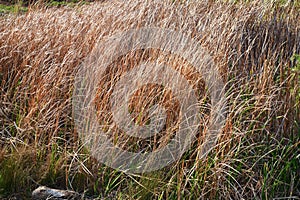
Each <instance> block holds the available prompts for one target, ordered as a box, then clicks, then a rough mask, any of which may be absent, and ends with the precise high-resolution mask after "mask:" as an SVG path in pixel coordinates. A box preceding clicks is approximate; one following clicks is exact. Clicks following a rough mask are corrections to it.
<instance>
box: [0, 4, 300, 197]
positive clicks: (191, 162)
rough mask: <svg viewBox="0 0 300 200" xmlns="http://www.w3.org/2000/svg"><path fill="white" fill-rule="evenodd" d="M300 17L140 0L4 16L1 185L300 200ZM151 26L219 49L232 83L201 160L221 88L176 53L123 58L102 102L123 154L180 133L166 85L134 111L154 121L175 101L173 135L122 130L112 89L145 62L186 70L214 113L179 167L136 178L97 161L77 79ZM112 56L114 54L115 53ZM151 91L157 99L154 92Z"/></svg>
mask: <svg viewBox="0 0 300 200" xmlns="http://www.w3.org/2000/svg"><path fill="white" fill-rule="evenodd" d="M298 11H299V10H298V9H297V7H296V6H295V5H292V4H288V5H286V6H285V7H284V6H280V5H278V4H272V5H271V4H262V3H258V2H253V3H247V4H246V3H237V4H229V3H224V2H190V3H178V2H175V3H174V2H167V1H165V2H164V1H163V2H156V1H155V2H147V1H133V0H129V1H124V2H123V1H122V2H118V1H113V2H105V3H101V4H100V3H99V4H97V3H95V4H92V5H86V6H82V7H78V8H72V9H69V8H62V9H38V10H33V11H30V12H28V13H26V14H24V15H20V16H10V17H5V18H1V19H0V85H1V90H0V99H1V100H0V128H1V132H0V133H1V141H0V142H1V143H0V145H1V149H0V166H1V168H0V186H3V185H6V190H7V191H9V190H10V191H12V192H17V191H19V190H22V189H23V188H24V187H28V184H29V185H31V186H30V187H33V186H34V185H35V183H36V182H39V183H46V184H48V185H49V184H50V185H51V184H52V185H57V184H60V185H61V187H74V188H76V189H77V190H84V189H87V188H89V189H90V188H93V187H92V186H91V185H94V190H95V191H94V192H108V191H110V190H118V191H119V193H120V194H123V195H132V194H134V195H136V196H133V198H138V197H140V198H143V197H144V198H146V197H149V196H151V197H152V198H159V197H162V198H174V199H175V198H180V197H182V198H191V199H193V198H224V199H228V198H234V199H241V198H247V199H249V198H266V199H267V198H271V197H275V196H286V197H287V196H296V195H298V193H299V191H297V187H298V188H299V183H298V182H296V181H295V180H297V178H299V177H300V174H299V171H297V162H298V164H299V156H298V157H297V152H298V154H299V150H298V149H299V147H298V146H299V143H297V142H298V140H299V121H300V112H299V78H298V76H299V67H298V68H296V67H295V66H296V61H295V60H293V61H292V60H291V57H292V56H293V55H295V54H299V53H300V45H299V44H300V31H299V29H300V17H299V13H298ZM141 27H157V28H164V29H174V30H177V31H180V32H184V33H185V34H188V35H189V36H190V37H193V38H194V39H195V40H197V41H198V42H199V43H200V44H201V46H202V47H203V48H205V50H206V51H207V52H210V55H211V57H212V58H213V60H214V63H215V64H216V68H217V70H218V72H219V73H220V74H221V75H222V79H223V80H222V81H223V82H224V83H225V88H224V91H225V93H226V102H227V104H226V110H227V113H226V124H225V126H224V127H223V130H221V131H222V134H221V136H220V137H219V139H218V141H217V143H216V145H215V148H214V149H213V150H212V151H211V152H210V154H209V155H208V157H206V158H205V159H200V153H201V148H199V147H200V146H201V145H202V143H203V136H204V135H205V126H206V125H207V123H208V121H209V112H210V109H209V106H210V97H209V94H206V93H205V92H206V88H208V87H209V86H207V85H205V83H204V82H203V77H202V75H201V74H199V73H197V72H196V71H195V69H194V68H193V66H191V65H190V63H188V62H186V61H185V60H183V59H182V58H181V57H180V55H176V56H174V55H172V54H171V53H170V52H161V51H159V50H155V49H148V50H145V49H141V50H138V51H133V52H130V53H128V54H127V55H123V56H121V57H120V58H119V59H118V60H116V61H115V62H114V63H112V64H111V65H110V67H109V68H108V70H107V71H105V76H104V77H103V78H102V79H101V81H100V82H99V89H98V95H97V98H96V99H95V100H96V102H97V103H96V105H97V106H96V107H97V111H98V117H99V119H100V120H99V123H102V125H103V126H104V128H106V129H110V130H114V132H113V133H114V135H113V136H112V139H114V140H115V143H116V144H118V145H119V146H121V147H122V148H124V149H129V150H132V151H136V150H137V151H139V150H140V149H146V150H153V149H156V148H159V145H164V144H165V143H166V142H167V141H168V139H170V137H172V134H174V132H176V129H177V127H176V123H177V121H176V120H177V119H178V116H177V114H178V105H179V104H180V102H177V101H176V99H175V100H174V99H173V98H172V94H171V93H172V91H168V90H164V89H162V88H161V86H158V85H148V86H147V87H146V86H145V87H142V88H141V89H140V90H138V91H136V93H135V95H133V97H132V98H131V100H130V105H129V107H130V109H131V111H132V115H133V116H134V117H133V118H134V122H135V123H137V124H140V125H143V124H146V123H147V120H149V116H148V115H147V113H146V114H143V115H141V116H140V115H139V113H141V111H143V110H147V108H149V106H151V105H152V104H154V103H157V102H160V103H161V104H162V105H164V106H166V107H167V111H168V112H167V125H168V126H167V127H165V129H164V131H165V132H164V133H165V134H164V135H167V136H168V134H169V136H168V137H165V138H164V137H160V138H155V137H154V138H151V139H150V140H141V139H136V138H133V137H128V136H126V135H125V134H124V133H122V131H120V130H118V128H116V127H115V126H114V124H113V122H112V116H111V113H110V110H109V109H110V104H109V98H110V95H111V92H112V90H111V89H112V88H113V86H114V85H115V84H116V83H117V81H118V79H119V78H120V76H121V75H122V74H124V73H126V72H127V71H128V70H130V69H132V68H134V67H135V66H136V65H138V64H139V63H140V62H150V61H153V60H160V61H161V62H163V63H165V64H168V65H169V66H170V67H172V68H173V69H175V70H178V71H179V72H180V73H181V74H182V75H183V76H185V77H186V78H187V79H188V80H189V81H190V83H191V84H192V85H193V87H194V88H196V89H197V91H199V101H200V102H201V105H202V107H203V108H204V109H203V113H202V114H203V124H202V126H201V127H199V133H198V134H197V139H196V140H195V142H194V143H193V144H192V147H191V149H190V150H189V151H188V152H186V153H185V154H184V156H183V157H182V159H181V160H179V161H178V162H177V163H175V164H173V165H171V166H169V167H168V168H167V169H162V170H160V171H158V172H153V173H150V174H145V175H143V176H140V177H133V176H126V175H119V174H118V172H116V171H114V170H112V169H109V168H107V167H104V166H99V165H96V163H97V162H96V161H93V160H92V158H89V156H87V155H88V153H87V152H86V151H85V150H84V146H83V144H82V143H81V142H80V138H78V133H77V130H76V129H75V128H74V121H73V120H72V117H73V116H72V94H73V90H74V79H75V76H76V74H77V72H78V70H79V69H80V66H81V64H82V63H84V61H85V59H86V58H87V57H88V56H89V55H90V54H91V52H92V50H93V49H94V47H95V45H96V44H97V42H99V41H101V40H104V39H106V38H109V37H111V36H113V35H114V34H116V33H119V32H122V31H127V30H130V29H137V28H141ZM158 39H159V38H158ZM106 51H107V52H110V51H111V54H114V52H113V51H112V50H111V49H110V48H109V46H108V47H107V49H106ZM196 56H197V55H196ZM103 64H104V63H103ZM100 65H101V63H100ZM297 70H298V71H297ZM153 73H155V72H153ZM157 94H159V95H157ZM151 95H152V97H153V98H152V101H150V102H149V99H148V98H145V97H147V96H151ZM201 100H202V101H201ZM168 127H169V128H168ZM149 146H150V147H149ZM147 148H148V149H147ZM17 154H18V156H17V157H16V155H17ZM18 158H19V159H18ZM23 160H27V161H28V160H29V161H30V162H29V163H28V165H27V164H26V165H19V166H21V169H19V170H21V171H24V172H26V176H25V177H23V178H22V180H19V179H15V180H16V182H13V181H12V182H10V185H9V186H8V185H7V184H6V183H7V180H4V178H3V177H4V176H3V175H1V174H3V173H7V171H9V170H11V173H13V171H14V169H15V168H13V169H12V167H11V166H13V165H9V164H7V163H10V162H14V163H22V162H23ZM93 165H95V166H98V167H95V166H93ZM19 166H18V167H19ZM288 166H289V167H288ZM13 174H14V173H13ZM99 174H100V175H99ZM99 182H101V183H100V184H99ZM112 182H113V183H112ZM116 182H120V183H116ZM136 183H138V184H136ZM134 184H136V185H134ZM15 185H19V186H20V187H15ZM132 185H134V186H132ZM95 188H96V189H95ZM103 188H106V189H103ZM0 192H1V190H0ZM268 195H270V196H268ZM149 198H150V197H149Z"/></svg>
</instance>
